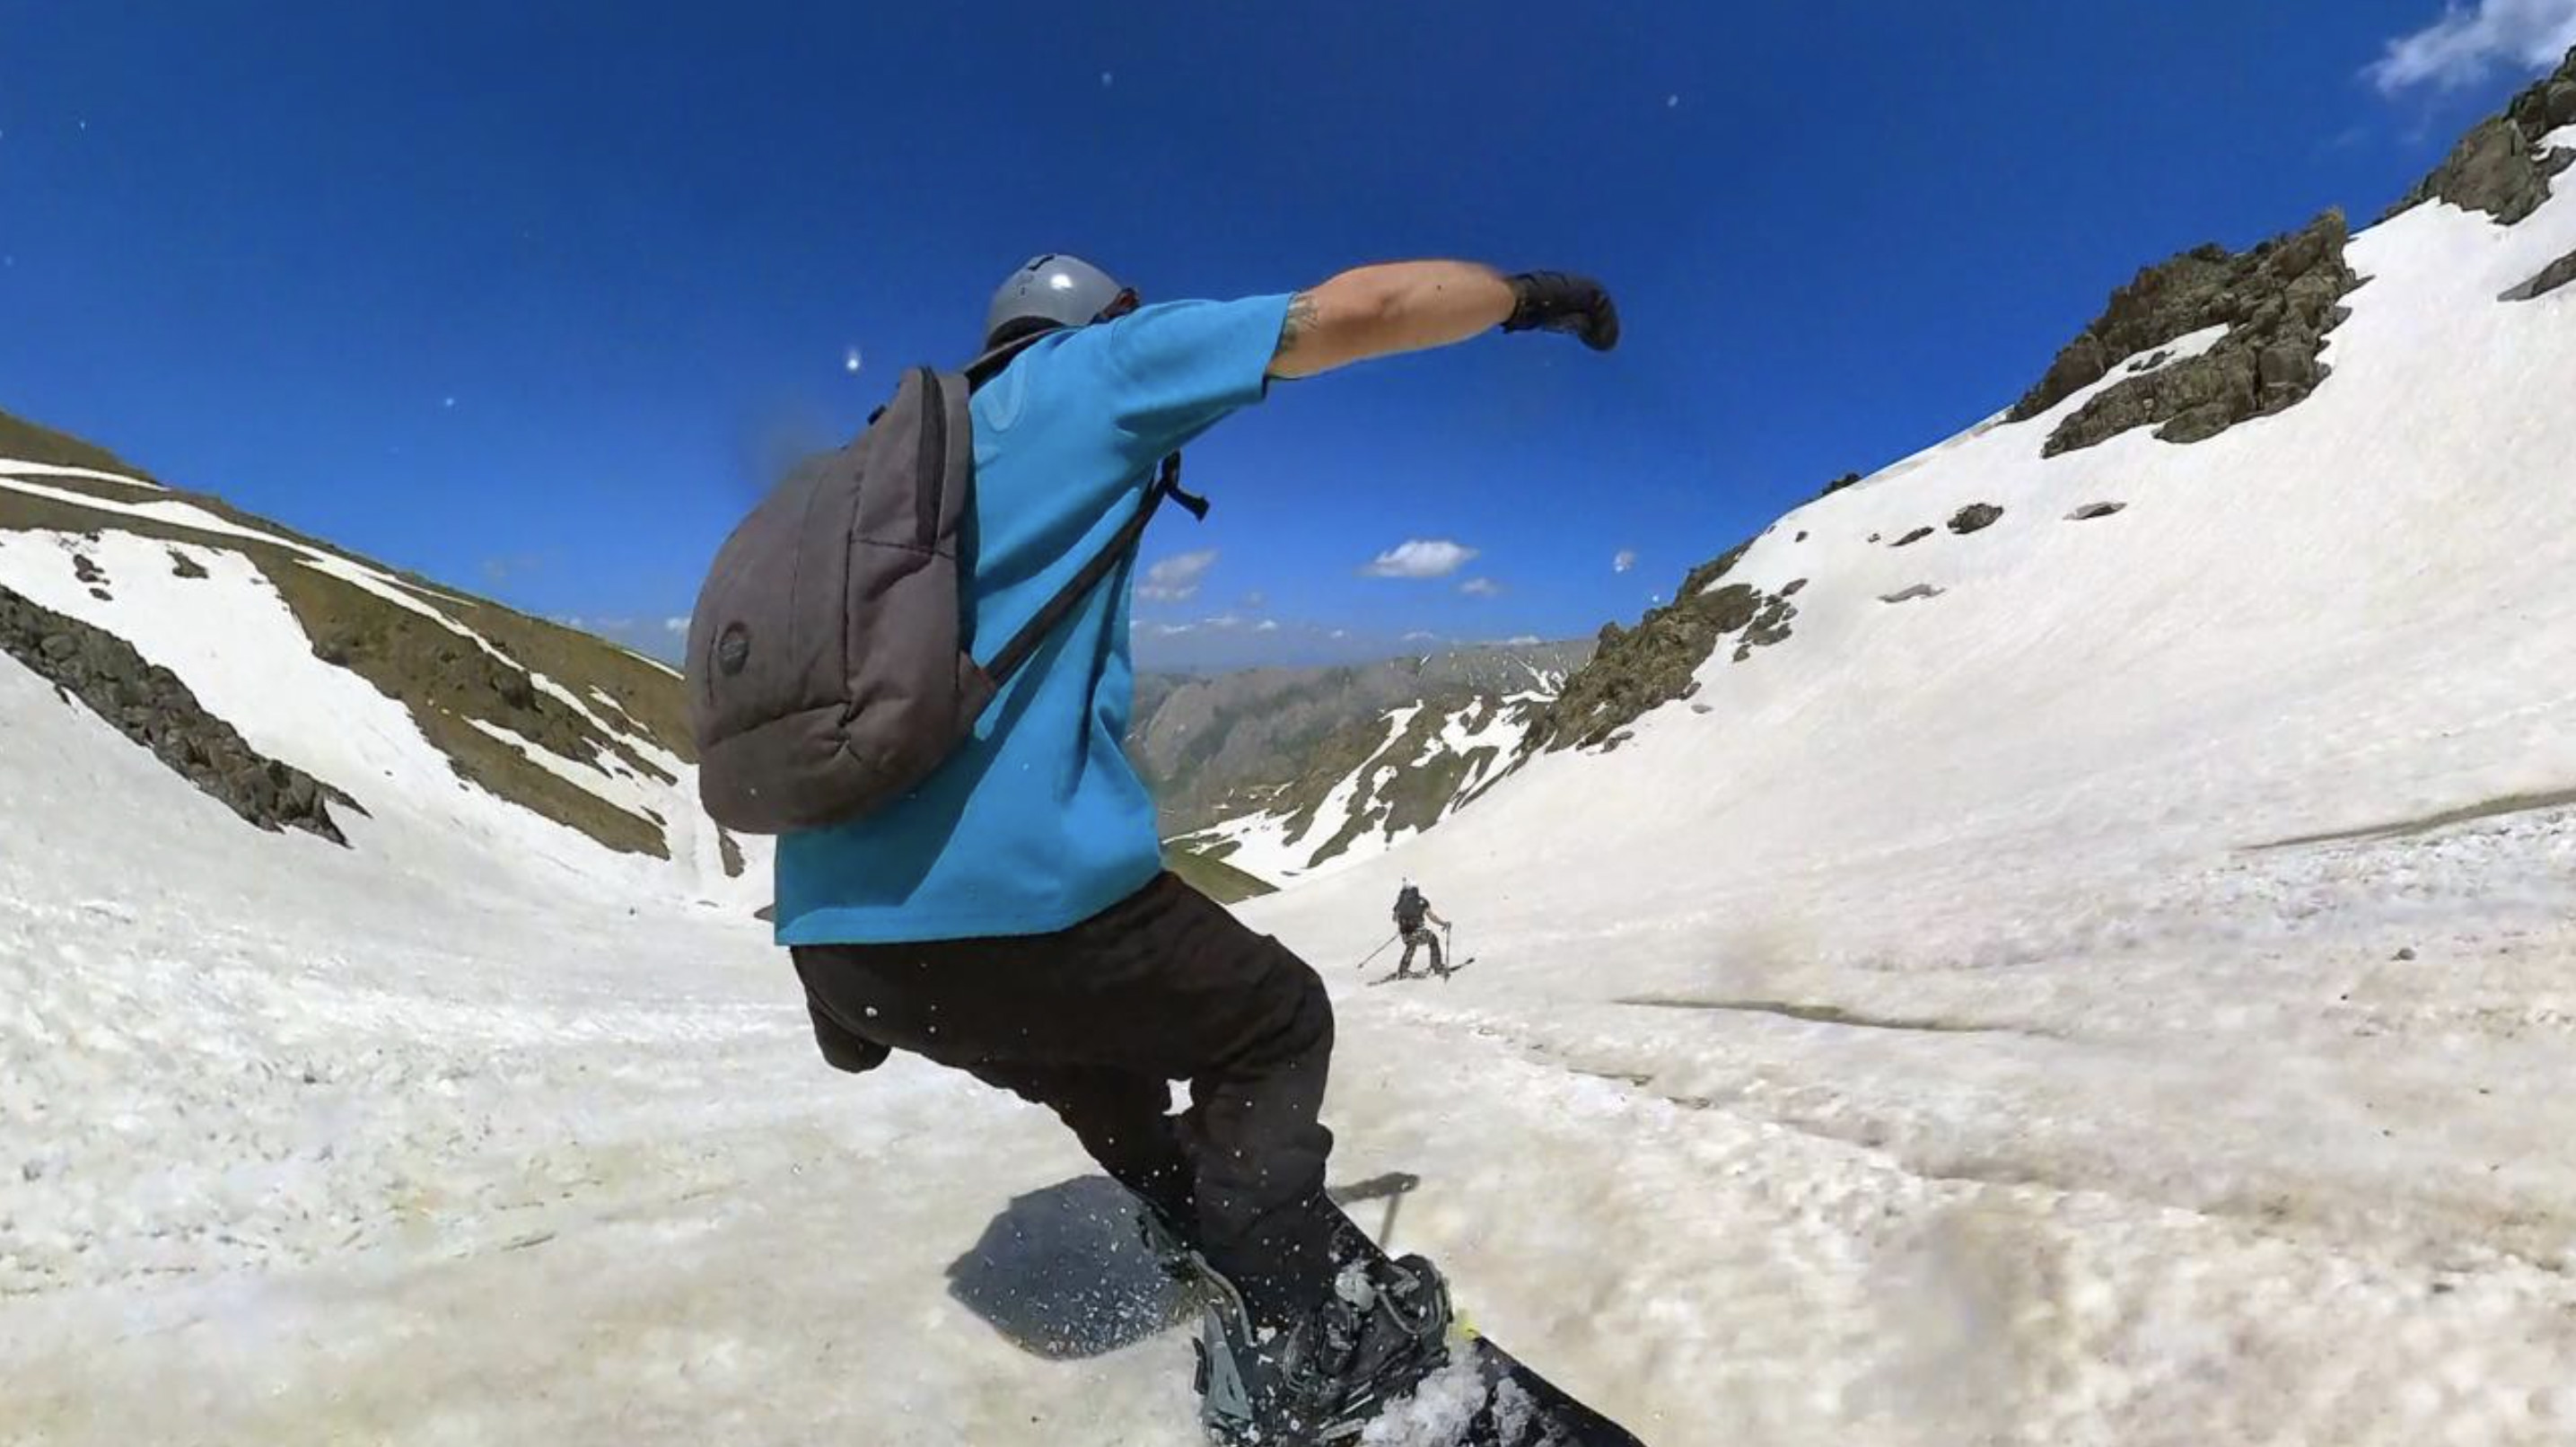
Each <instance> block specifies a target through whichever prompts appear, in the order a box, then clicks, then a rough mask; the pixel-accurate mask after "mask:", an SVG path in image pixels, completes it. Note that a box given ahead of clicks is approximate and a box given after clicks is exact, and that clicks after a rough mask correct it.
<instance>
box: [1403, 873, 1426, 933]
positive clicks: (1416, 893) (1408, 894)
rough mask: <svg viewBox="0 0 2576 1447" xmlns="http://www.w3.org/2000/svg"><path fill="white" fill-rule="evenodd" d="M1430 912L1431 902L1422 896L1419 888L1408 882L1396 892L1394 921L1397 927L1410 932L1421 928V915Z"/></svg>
mask: <svg viewBox="0 0 2576 1447" xmlns="http://www.w3.org/2000/svg"><path fill="white" fill-rule="evenodd" d="M1430 912H1431V903H1430V901H1428V900H1426V899H1424V898H1423V897H1422V891H1421V890H1418V889H1416V888H1414V887H1413V886H1412V885H1409V884H1408V885H1406V886H1405V887H1404V888H1403V889H1402V890H1400V891H1398V892H1397V894H1396V896H1395V923H1396V927H1397V928H1398V929H1401V930H1403V931H1405V932H1406V933H1408V934H1410V933H1412V932H1413V931H1415V930H1418V929H1420V928H1422V917H1423V916H1424V915H1426V914H1429V913H1430Z"/></svg>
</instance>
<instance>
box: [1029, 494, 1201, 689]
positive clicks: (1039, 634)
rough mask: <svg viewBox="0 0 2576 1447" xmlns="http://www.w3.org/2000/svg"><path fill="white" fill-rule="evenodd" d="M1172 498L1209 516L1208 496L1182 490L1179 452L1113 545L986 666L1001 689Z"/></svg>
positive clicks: (1097, 555)
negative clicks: (1158, 509) (1164, 501)
mask: <svg viewBox="0 0 2576 1447" xmlns="http://www.w3.org/2000/svg"><path fill="white" fill-rule="evenodd" d="M1166 497H1168V498H1170V499H1171V500H1172V501H1174V502H1176V503H1179V504H1180V505H1181V506H1182V507H1184V508H1186V509H1188V510H1189V513H1190V515H1191V516H1192V517H1196V518H1202V519H1203V518H1205V517H1206V516H1207V510H1208V503H1207V499H1206V498H1203V497H1200V496H1198V495H1197V494H1196V493H1191V492H1185V491H1183V490H1182V488H1181V455H1180V454H1179V453H1177V452H1175V453H1173V454H1172V455H1171V456H1169V457H1166V458H1164V459H1163V469H1162V471H1161V472H1160V473H1159V474H1157V475H1156V477H1155V478H1154V485H1153V486H1152V487H1149V488H1147V489H1146V490H1145V501H1144V502H1143V503H1142V504H1140V505H1139V506H1138V507H1137V509H1136V513H1135V516H1133V517H1130V518H1129V519H1127V521H1125V522H1123V523H1121V524H1119V526H1118V531H1117V532H1116V533H1115V534H1114V535H1112V536H1111V537H1110V539H1109V541H1108V543H1106V544H1105V545H1103V546H1102V548H1101V549H1100V551H1099V552H1097V553H1094V554H1092V555H1091V560H1090V561H1089V562H1086V563H1084V564H1083V565H1082V571H1080V572H1078V573H1075V574H1074V575H1073V578H1072V580H1071V581H1070V582H1068V583H1066V584H1065V585H1064V586H1063V587H1062V588H1059V589H1057V590H1056V595H1055V596H1054V597H1052V598H1049V599H1048V600H1047V602H1046V606H1045V607H1043V608H1040V609H1039V610H1038V614H1037V616H1036V617H1034V618H1031V619H1030V620H1029V621H1028V622H1026V623H1024V624H1022V625H1020V631H1019V632H1017V633H1014V634H1012V635H1011V641H1010V642H1008V643H1005V644H1003V645H1002V651H1001V652H999V653H996V654H994V655H993V659H992V661H991V662H990V663H987V664H985V665H984V672H985V673H986V674H987V675H988V676H990V677H991V678H992V680H993V689H994V691H995V692H996V693H998V692H1000V691H1001V689H1002V686H1003V685H1004V684H1007V683H1009V682H1010V681H1011V675H1012V674H1014V673H1017V672H1019V670H1020V665H1021V664H1023V663H1026V662H1028V661H1029V655H1030V654H1032V653H1035V652H1037V651H1038V645H1039V644H1041V643H1044V642H1045V641H1046V637H1047V635H1048V634H1050V633H1052V632H1054V631H1055V629H1056V625H1057V624H1059V623H1062V622H1063V621H1064V620H1065V619H1066V617H1068V616H1069V615H1071V613H1072V612H1073V610H1074V609H1075V608H1077V607H1079V606H1080V605H1081V603H1082V600H1083V599H1084V598H1085V597H1086V596H1088V595H1089V594H1090V592H1091V590H1092V589H1094V588H1096V587H1099V586H1100V580H1101V579H1103V578H1106V577H1108V576H1109V574H1110V573H1111V571H1112V570H1114V569H1116V568H1117V566H1118V564H1119V563H1120V562H1122V561H1123V560H1125V559H1126V557H1127V556H1128V555H1129V554H1131V553H1133V552H1135V550H1136V545H1137V544H1138V543H1139V542H1142V541H1143V540H1144V537H1145V525H1146V524H1148V523H1150V522H1152V521H1153V520H1154V510H1155V509H1156V508H1159V507H1161V506H1162V505H1163V499H1164V498H1166Z"/></svg>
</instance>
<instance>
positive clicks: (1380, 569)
mask: <svg viewBox="0 0 2576 1447" xmlns="http://www.w3.org/2000/svg"><path fill="white" fill-rule="evenodd" d="M1475 556H1476V550H1475V549H1474V548H1471V547H1468V546H1466V545H1464V544H1462V543H1453V542H1451V541H1449V540H1448V539H1447V538H1411V539H1408V540H1406V541H1405V542H1402V543H1399V544H1397V545H1396V546H1394V547H1392V548H1389V549H1387V550H1386V551H1385V552H1383V553H1380V554H1378V555H1377V561H1376V562H1373V563H1371V564H1369V565H1368V566H1367V567H1365V568H1362V569H1361V570H1360V571H1361V572H1363V573H1366V574H1367V575H1369V576H1370V577H1372V578H1445V577H1448V576H1449V575H1450V574H1451V573H1454V572H1456V571H1458V570H1459V569H1460V568H1463V567H1465V566H1467V561H1468V560H1469V559H1470V558H1473V557H1475Z"/></svg>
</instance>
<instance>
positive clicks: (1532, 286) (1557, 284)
mask: <svg viewBox="0 0 2576 1447" xmlns="http://www.w3.org/2000/svg"><path fill="white" fill-rule="evenodd" d="M1509 284H1510V286H1511V289H1512V297H1513V299H1514V302H1515V303H1516V304H1515V305H1514V306H1513V307H1512V314H1511V316H1510V317H1508V318H1507V319H1505V320H1504V322H1503V330H1504V331H1507V332H1526V331H1532V330H1542V331H1551V332H1563V333H1565V334H1566V335H1567V336H1571V337H1581V338H1582V339H1583V345H1585V346H1587V347H1590V348H1591V349H1592V350H1594V351H1596V352H1606V351H1608V350H1610V349H1611V348H1612V347H1615V346H1617V345H1619V308H1618V307H1617V306H1616V305H1614V304H1613V303H1612V302H1611V300H1610V293H1609V292H1607V291H1605V290H1603V289H1602V286H1601V283H1599V282H1597V281H1594V280H1593V279H1592V278H1590V277H1588V276H1574V275H1570V274H1568V273H1566V272H1562V271H1524V272H1522V273H1521V274H1520V275H1518V276H1515V277H1512V278H1510V282H1509Z"/></svg>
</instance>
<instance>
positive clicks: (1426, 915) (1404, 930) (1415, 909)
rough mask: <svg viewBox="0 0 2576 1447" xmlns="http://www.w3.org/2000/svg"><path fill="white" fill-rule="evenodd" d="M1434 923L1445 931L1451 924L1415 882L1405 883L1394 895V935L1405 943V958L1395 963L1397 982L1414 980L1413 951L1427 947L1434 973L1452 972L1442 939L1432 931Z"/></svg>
mask: <svg viewBox="0 0 2576 1447" xmlns="http://www.w3.org/2000/svg"><path fill="white" fill-rule="evenodd" d="M1435 924H1436V925H1438V926H1440V927H1441V928H1442V929H1444V930H1445V929H1447V928H1449V921H1447V920H1445V919H1442V918H1441V917H1440V912H1439V911H1438V910H1435V909H1433V908H1432V907H1431V901H1430V900H1428V899H1426V898H1424V897H1423V894H1422V891H1421V890H1420V889H1418V888H1416V887H1415V886H1414V883H1413V881H1412V880H1410V879H1408V880H1406V881H1405V882H1404V887H1403V888H1402V889H1399V890H1397V891H1396V893H1395V934H1396V938H1398V939H1400V940H1402V941H1404V958H1402V959H1400V960H1397V961H1396V962H1395V977H1396V978H1397V979H1399V980H1405V979H1411V978H1412V976H1413V952H1414V951H1415V950H1417V949H1423V948H1426V947H1427V948H1428V949H1429V950H1430V951H1431V973H1433V974H1435V975H1445V974H1448V973H1449V967H1448V965H1446V964H1445V963H1443V962H1442V960H1441V958H1440V956H1441V949H1440V936H1438V935H1436V934H1433V933H1432V932H1431V930H1430V928H1429V926H1430V925H1435Z"/></svg>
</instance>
